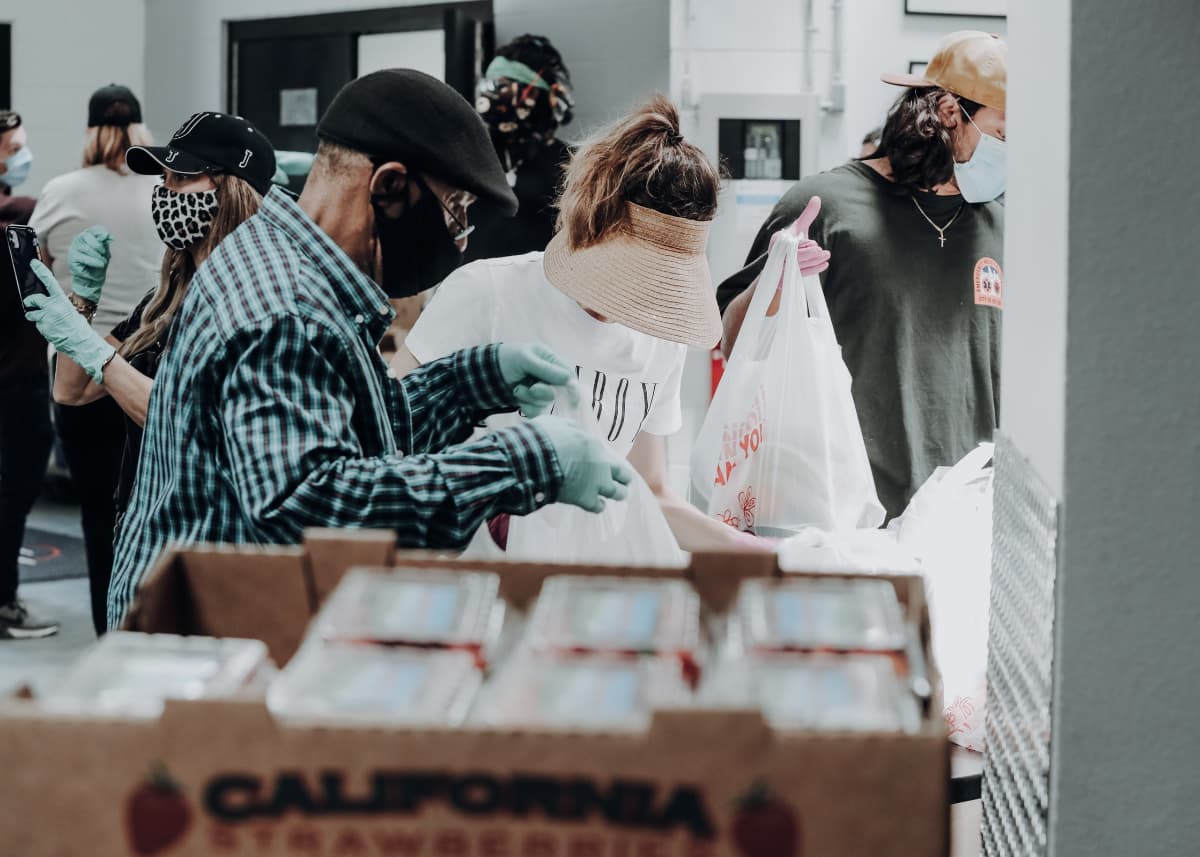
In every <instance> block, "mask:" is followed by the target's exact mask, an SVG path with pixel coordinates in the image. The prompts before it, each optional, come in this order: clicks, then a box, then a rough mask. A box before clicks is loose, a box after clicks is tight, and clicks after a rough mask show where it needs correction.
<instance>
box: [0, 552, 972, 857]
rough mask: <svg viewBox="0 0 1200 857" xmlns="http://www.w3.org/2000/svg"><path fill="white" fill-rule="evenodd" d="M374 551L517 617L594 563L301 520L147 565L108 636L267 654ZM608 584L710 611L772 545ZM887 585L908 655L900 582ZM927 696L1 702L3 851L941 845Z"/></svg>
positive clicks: (765, 571)
mask: <svg viewBox="0 0 1200 857" xmlns="http://www.w3.org/2000/svg"><path fill="white" fill-rule="evenodd" d="M389 564H399V565H405V566H421V565H429V564H437V565H439V566H448V567H455V568H482V567H486V568H489V569H492V570H496V571H498V572H499V574H500V575H501V589H502V594H503V595H504V597H505V598H507V599H508V600H509V602H510V603H511V604H512V605H513V606H514V607H516V608H518V609H520V608H524V607H525V606H527V605H528V604H529V603H530V601H531V600H532V599H533V597H534V596H535V595H536V593H537V591H538V589H539V587H540V585H541V582H542V580H544V579H545V577H546V576H548V575H549V574H555V573H571V574H593V573H603V574H613V573H614V569H613V568H611V567H606V568H593V567H583V566H551V565H541V566H531V565H504V564H496V563H486V564H485V563H478V562H463V561H456V560H446V559H444V558H438V557H436V556H435V555H433V554H426V553H404V554H394V551H393V547H392V539H391V537H390V535H388V534H378V533H344V532H343V533H336V534H331V533H329V532H313V533H311V534H310V536H309V538H308V540H307V542H306V545H305V547H304V548H278V549H254V550H246V549H232V548H196V549H193V550H186V551H177V552H175V553H172V554H169V555H166V556H164V557H163V558H162V560H161V561H160V563H159V564H158V566H157V567H156V569H155V570H154V572H153V573H152V575H151V576H150V577H149V578H148V580H147V582H146V585H145V586H144V588H143V591H142V593H141V597H140V598H139V600H138V603H137V605H136V608H135V609H134V610H133V612H132V613H131V615H130V619H129V623H128V627H130V628H131V629H134V630H145V631H157V632H174V633H201V634H211V635H214V636H253V637H257V638H259V639H262V640H264V641H265V642H266V643H267V645H268V647H269V649H270V650H271V652H272V654H273V655H274V656H275V657H276V658H277V659H278V660H279V661H280V662H281V663H282V662H284V661H286V660H287V659H288V658H289V657H290V656H291V655H292V654H293V653H294V652H295V650H296V648H297V645H298V643H299V641H300V639H301V636H302V635H303V633H304V629H305V626H306V624H307V622H308V620H309V618H310V617H311V615H312V614H313V612H315V610H316V608H317V606H318V605H319V603H320V601H321V600H322V598H323V596H324V595H325V594H327V593H328V592H329V591H330V590H331V589H332V588H333V586H334V585H335V584H336V581H337V579H339V578H340V576H341V575H342V574H343V573H344V571H345V569H346V568H348V567H350V566H354V565H376V566H377V565H389ZM615 573H617V574H627V575H636V576H684V577H686V578H687V579H690V580H691V581H692V583H693V585H694V586H695V588H696V591H697V592H698V593H699V595H700V597H701V598H702V599H703V600H704V602H705V603H706V604H707V605H708V606H710V607H712V608H714V609H717V610H722V609H725V608H727V607H728V606H729V605H730V604H731V602H732V600H733V597H734V593H735V592H736V589H737V585H738V583H739V582H740V581H741V580H742V579H745V578H747V577H761V576H769V575H773V574H777V573H778V571H777V569H776V567H775V564H774V557H772V556H769V555H767V556H764V555H752V554H701V555H697V556H695V557H694V558H693V562H692V564H691V566H690V567H689V568H688V569H686V570H666V569H652V570H651V569H620V570H616V572H615ZM890 579H892V580H893V582H894V583H895V585H896V588H897V592H898V594H899V596H900V598H901V600H902V602H903V603H904V605H905V607H906V610H907V611H908V613H909V615H910V616H912V617H914V618H915V619H916V620H917V621H918V622H919V623H920V625H921V628H922V633H923V635H924V637H925V644H926V652H927V653H928V636H929V627H928V619H927V616H926V607H925V601H924V596H923V591H922V588H921V584H920V579H919V578H915V577H905V576H897V577H894V578H890ZM931 669H932V661H931ZM938 703H939V701H938V700H936V699H935V700H934V702H933V705H932V706H930V710H929V712H927V713H926V716H925V719H924V723H923V726H922V729H921V731H920V733H919V734H864V733H787V734H784V733H779V732H774V731H772V730H771V729H770V728H769V727H768V725H767V724H766V722H765V721H764V720H763V718H762V716H761V715H760V714H758V713H757V712H753V711H732V712H705V711H687V710H677V711H660V712H656V714H655V717H654V720H653V722H652V725H651V727H650V728H649V730H648V731H647V732H645V733H643V734H635V735H631V734H625V735H615V734H614V735H604V734H592V733H589V734H563V733H537V732H530V731H498V730H483V729H477V728H466V729H457V730H449V729H447V730H429V731H423V732H414V731H401V730H390V729H378V728H353V727H344V728H341V727H339V728H317V727H312V726H300V725H295V724H286V725H285V724H282V723H279V722H277V721H276V720H275V719H274V718H273V717H272V716H271V714H270V712H269V711H268V710H267V708H266V707H265V705H264V704H263V703H262V702H259V701H219V702H217V701H207V702H169V703H168V704H167V706H166V709H165V711H164V713H163V715H162V717H161V718H159V719H158V720H153V721H120V720H113V719H108V720H105V719H101V718H97V717H74V718H70V717H63V716H53V717H51V716H49V715H46V714H44V713H42V712H40V711H38V710H36V709H35V704H34V703H29V702H10V703H7V704H6V705H5V706H3V707H2V710H0V747H3V748H4V754H5V763H4V767H5V775H4V777H2V778H0V807H3V809H2V810H0V817H2V818H3V823H2V824H0V828H3V829H2V830H0V842H2V843H3V846H2V850H3V853H4V854H13V855H17V854H20V855H23V857H42V855H45V857H51V855H54V857H58V855H72V857H75V855H82V854H95V855H103V856H104V857H120V855H136V857H157V855H163V857H170V855H180V857H182V856H183V855H206V856H207V857H212V856H213V855H239V857H240V856H241V855H246V857H249V855H255V857H258V856H259V855H272V856H273V855H298V856H299V857H344V856H345V857H348V855H364V857H366V855H369V856H370V857H374V855H404V857H426V855H429V857H476V855H478V857H710V855H711V857H717V855H730V856H731V857H734V855H736V857H803V855H820V857H831V855H871V857H880V855H904V857H920V856H921V855H930V857H934V855H944V854H946V852H947V848H948V804H947V800H948V780H949V755H948V743H947V741H946V736H945V726H944V724H943V723H942V720H941V715H940V711H941V706H940V704H938ZM154 771H158V772H159V774H158V779H159V780H160V781H161V780H162V779H163V776H162V775H163V773H164V772H165V774H166V775H169V778H170V780H171V781H172V782H173V783H174V784H175V785H176V786H177V791H174V792H172V791H167V790H163V789H162V788H160V787H157V786H155V785H153V784H152V778H151V774H152V772H154Z"/></svg>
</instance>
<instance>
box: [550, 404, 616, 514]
mask: <svg viewBox="0 0 1200 857" xmlns="http://www.w3.org/2000/svg"><path fill="white" fill-rule="evenodd" d="M530 424H531V425H534V426H536V427H537V428H539V429H541V430H542V431H543V432H544V433H545V435H546V437H547V438H548V439H549V441H550V445H551V446H553V447H554V453H555V455H556V456H557V457H558V466H559V468H560V469H561V470H562V472H563V483H562V488H561V489H560V490H559V492H558V502H559V503H570V504H571V505H572V506H578V507H580V508H581V509H586V510H587V511H589V512H600V511H603V509H604V500H605V498H608V499H610V500H624V499H625V496H626V495H627V494H628V493H629V492H628V489H627V488H626V486H627V485H629V482H630V480H631V479H633V469H632V468H631V467H630V466H629V462H627V461H624V460H622V459H620V458H617V457H616V456H615V455H613V454H612V453H611V452H610V451H609V449H608V447H607V446H605V445H604V442H603V441H601V440H599V439H597V438H595V437H593V436H592V435H590V434H588V433H587V432H585V431H583V430H582V429H580V428H577V427H576V426H575V425H574V424H573V423H571V422H568V421H567V420H564V419H563V418H562V417H556V416H552V415H549V414H547V415H546V416H541V417H538V418H537V419H535V420H532V421H531V423H530Z"/></svg>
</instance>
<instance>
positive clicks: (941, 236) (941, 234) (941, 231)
mask: <svg viewBox="0 0 1200 857" xmlns="http://www.w3.org/2000/svg"><path fill="white" fill-rule="evenodd" d="M908 198H909V199H911V200H912V201H913V205H915V206H916V207H917V211H919V212H921V216H922V217H924V218H925V222H926V223H928V224H929V225H930V226H932V227H933V228H934V230H935V231H936V232H937V234H938V241H939V242H941V243H940V244H939V245H938V246H939V247H945V246H946V230H947V229H949V228H950V227H951V226H953V225H954V221H956V220H958V216H959V215H960V214H962V212H963V209H964V208H966V205H967V201H966V200H965V199H964V200H963V201H962V202H960V203H959V204H958V211H956V212H954V216H953V217H951V218H950V219H949V220H947V221H946V225H945V226H938V225H937V224H936V223H934V222H933V221H932V220H930V219H929V215H928V214H926V213H925V209H923V208H921V203H919V202H917V198H916V197H915V196H913V195H912V194H911V193H910V194H909V195H908Z"/></svg>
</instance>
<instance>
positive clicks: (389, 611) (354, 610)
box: [310, 568, 504, 654]
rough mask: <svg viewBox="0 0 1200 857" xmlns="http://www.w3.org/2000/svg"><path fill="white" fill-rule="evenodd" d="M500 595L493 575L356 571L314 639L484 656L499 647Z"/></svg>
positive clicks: (324, 612)
mask: <svg viewBox="0 0 1200 857" xmlns="http://www.w3.org/2000/svg"><path fill="white" fill-rule="evenodd" d="M499 590H500V578H499V577H498V576H497V575H495V574H492V573H490V572H463V571H445V570H436V569H427V568H405V569H392V570H372V569H352V570H351V571H349V572H348V573H347V574H346V576H345V577H344V578H343V579H342V582H341V583H340V584H339V585H338V587H337V589H335V590H334V592H333V594H332V595H331V596H330V597H329V600H328V602H326V604H325V606H324V607H323V608H321V612H320V613H319V614H318V616H317V618H316V620H315V621H314V623H313V626H312V631H311V632H310V634H311V635H312V636H315V637H319V638H320V639H323V640H342V641H350V642H353V641H362V642H375V643H388V644H392V645H410V646H433V647H441V648H461V649H466V650H468V651H472V652H477V653H481V654H482V653H483V652H484V651H485V650H487V649H489V648H490V647H491V646H492V645H493V644H494V643H495V642H496V640H497V639H498V637H499V635H500V629H501V626H502V624H503V621H504V602H503V601H501V600H500V598H499V596H498V593H499Z"/></svg>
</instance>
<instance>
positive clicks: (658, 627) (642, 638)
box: [526, 575, 700, 657]
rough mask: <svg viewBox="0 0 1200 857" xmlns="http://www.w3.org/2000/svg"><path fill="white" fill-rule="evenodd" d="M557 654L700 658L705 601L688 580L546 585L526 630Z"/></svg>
mask: <svg viewBox="0 0 1200 857" xmlns="http://www.w3.org/2000/svg"><path fill="white" fill-rule="evenodd" d="M526 642H527V643H528V645H529V647H530V648H532V649H535V650H539V651H553V652H620V653H637V654H658V655H671V656H676V655H681V654H688V655H692V656H693V657H694V656H695V655H696V653H697V651H698V649H699V646H700V599H699V597H698V596H697V595H696V593H695V591H694V590H693V589H692V587H691V586H690V585H689V584H688V583H686V582H685V581H682V580H652V579H645V578H632V577H593V576H574V575H558V576H555V577H549V578H547V579H546V582H545V583H543V584H542V591H541V594H540V595H539V596H538V599H537V603H536V605H535V606H534V608H533V615H532V616H531V617H530V621H529V627H528V629H527V632H526Z"/></svg>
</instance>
